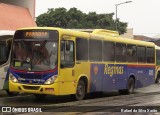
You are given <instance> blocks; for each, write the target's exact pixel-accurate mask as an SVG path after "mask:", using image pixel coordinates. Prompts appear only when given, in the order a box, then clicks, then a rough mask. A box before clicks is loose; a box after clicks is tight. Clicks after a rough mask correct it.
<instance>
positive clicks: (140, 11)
mask: <svg viewBox="0 0 160 115" xmlns="http://www.w3.org/2000/svg"><path fill="white" fill-rule="evenodd" d="M126 1H132V2H130V3H125V4H121V5H118V6H117V17H118V18H119V19H120V21H122V22H127V23H128V28H133V34H134V35H145V36H148V37H154V36H156V35H158V34H160V0H36V11H35V15H36V17H37V16H38V15H40V14H43V13H45V12H47V10H48V8H59V7H64V8H66V9H67V10H69V9H70V8H73V7H76V8H77V9H78V10H81V11H82V12H84V13H89V12H96V13H97V14H100V13H113V12H114V13H115V12H116V6H115V5H116V4H119V3H123V2H126ZM113 18H114V19H115V18H116V16H115V15H114V17H113Z"/></svg>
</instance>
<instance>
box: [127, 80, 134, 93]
mask: <svg viewBox="0 0 160 115" xmlns="http://www.w3.org/2000/svg"><path fill="white" fill-rule="evenodd" d="M134 88H135V84H134V79H133V78H132V77H131V78H129V81H128V89H127V93H128V94H132V93H134Z"/></svg>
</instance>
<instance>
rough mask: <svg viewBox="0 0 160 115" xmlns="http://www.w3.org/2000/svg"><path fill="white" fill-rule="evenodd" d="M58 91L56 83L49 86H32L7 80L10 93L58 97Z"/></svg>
mask: <svg viewBox="0 0 160 115" xmlns="http://www.w3.org/2000/svg"><path fill="white" fill-rule="evenodd" d="M58 89H59V84H58V83H53V84H51V85H32V84H21V83H13V82H12V81H11V80H9V91H10V92H25V93H34V94H51V95H58Z"/></svg>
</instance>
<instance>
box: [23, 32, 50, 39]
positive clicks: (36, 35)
mask: <svg viewBox="0 0 160 115" xmlns="http://www.w3.org/2000/svg"><path fill="white" fill-rule="evenodd" d="M24 36H25V37H29V38H30V37H33V38H49V32H24Z"/></svg>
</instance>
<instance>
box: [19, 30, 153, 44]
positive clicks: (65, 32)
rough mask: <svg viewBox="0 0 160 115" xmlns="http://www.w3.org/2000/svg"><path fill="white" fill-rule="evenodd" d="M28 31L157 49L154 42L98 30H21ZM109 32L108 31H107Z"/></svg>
mask: <svg viewBox="0 0 160 115" xmlns="http://www.w3.org/2000/svg"><path fill="white" fill-rule="evenodd" d="M28 29H46V30H58V31H60V32H61V33H62V34H63V35H66V36H67V35H68V36H76V37H82V38H86V39H90V38H91V39H99V40H107V41H112V42H119V43H126V44H134V45H141V46H149V47H155V44H154V43H152V42H146V41H140V40H133V39H128V38H122V37H119V36H117V35H115V36H108V35H105V34H104V33H103V34H100V32H99V33H98V34H97V30H96V31H95V32H92V33H88V32H82V31H76V30H72V29H63V28H56V27H31V28H21V29H19V30H28ZM108 31H109V32H111V33H114V34H118V33H116V31H110V30H108ZM106 32H107V30H106Z"/></svg>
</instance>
